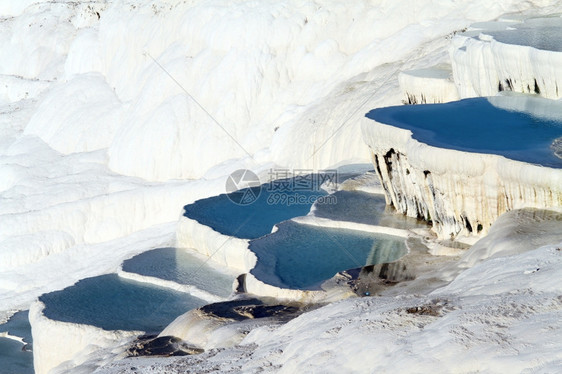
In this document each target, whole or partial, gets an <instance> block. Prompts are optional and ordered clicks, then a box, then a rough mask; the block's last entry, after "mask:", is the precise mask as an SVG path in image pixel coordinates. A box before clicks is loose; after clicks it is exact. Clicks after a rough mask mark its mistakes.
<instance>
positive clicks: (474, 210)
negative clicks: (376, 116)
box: [362, 118, 562, 238]
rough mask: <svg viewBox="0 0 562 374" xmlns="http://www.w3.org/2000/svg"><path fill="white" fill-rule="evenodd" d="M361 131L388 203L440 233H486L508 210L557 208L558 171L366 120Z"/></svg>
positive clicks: (560, 199) (561, 193) (561, 197)
mask: <svg viewBox="0 0 562 374" xmlns="http://www.w3.org/2000/svg"><path fill="white" fill-rule="evenodd" d="M362 129H363V138H364V140H365V142H366V143H367V145H368V146H369V148H370V151H371V156H372V159H373V163H374V166H375V169H376V170H377V173H378V174H379V177H380V178H381V181H382V184H383V187H384V190H385V195H386V199H387V203H388V204H392V205H393V206H394V207H395V208H396V209H397V210H398V211H400V212H402V213H404V214H406V215H408V216H411V217H420V218H424V219H427V220H431V221H432V222H433V227H434V230H435V231H436V232H437V234H438V236H439V237H442V238H451V237H456V236H457V235H459V234H461V235H474V234H479V233H487V231H488V229H489V227H490V226H491V225H492V223H493V222H494V221H495V220H496V219H497V218H498V217H499V216H500V215H501V214H502V213H505V212H506V211H510V210H513V209H519V208H525V207H533V208H549V207H560V206H562V169H552V168H547V167H542V166H538V165H533V164H528V163H524V162H519V161H513V160H509V159H507V158H505V157H502V156H497V155H491V154H481V153H469V152H463V151H457V150H452V149H443V148H437V147H432V146H429V145H427V144H424V143H420V142H418V141H417V140H415V139H413V138H412V132H411V131H410V130H405V129H400V128H397V127H393V126H389V125H385V124H382V123H378V122H376V121H373V120H371V119H368V118H365V119H364V120H363V124H362Z"/></svg>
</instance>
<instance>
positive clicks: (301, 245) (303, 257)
mask: <svg viewBox="0 0 562 374" xmlns="http://www.w3.org/2000/svg"><path fill="white" fill-rule="evenodd" d="M277 226H278V230H277V231H276V232H275V233H273V234H270V235H266V236H264V237H261V238H259V239H255V240H252V241H251V242H250V250H251V251H253V252H254V253H255V254H256V255H257V257H258V262H257V264H256V266H255V268H254V269H253V270H252V271H251V273H252V274H253V275H254V276H255V277H256V278H257V279H259V280H261V281H263V282H265V283H268V284H271V285H273V286H277V287H281V288H291V289H318V288H319V286H320V284H321V283H322V282H323V281H325V280H327V279H329V278H331V277H333V276H334V275H335V274H336V273H337V272H339V271H342V270H345V269H350V268H357V267H361V266H365V265H371V264H377V263H382V262H389V261H394V260H397V259H398V258H400V257H402V256H403V255H405V254H406V253H407V248H406V245H405V243H404V240H403V239H401V238H396V237H392V236H386V235H380V234H372V233H366V232H361V231H354V230H345V229H333V228H324V227H318V226H311V225H304V224H298V223H296V222H293V221H286V222H283V223H280V224H278V225H277Z"/></svg>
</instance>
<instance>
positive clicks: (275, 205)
mask: <svg viewBox="0 0 562 374" xmlns="http://www.w3.org/2000/svg"><path fill="white" fill-rule="evenodd" d="M330 177H331V176H328V177H324V176H322V175H321V174H311V175H307V176H301V177H299V178H289V179H284V180H277V181H274V182H271V183H266V184H263V185H261V186H260V187H253V188H251V189H252V190H253V196H258V197H257V199H256V200H255V201H253V202H252V203H251V204H237V203H235V202H233V200H235V199H234V198H233V195H236V194H241V193H243V191H245V190H247V189H244V190H241V191H237V192H233V193H231V194H222V195H218V196H214V197H210V198H207V199H202V200H198V201H196V202H194V203H193V204H189V205H186V206H185V207H184V216H185V217H187V218H190V219H193V220H196V221H197V222H199V223H201V224H202V225H206V226H209V227H211V228H212V229H214V230H215V231H218V232H220V233H221V234H224V235H228V236H235V237H237V238H243V239H256V238H259V237H260V236H263V235H266V234H269V233H270V232H271V229H272V228H273V226H274V225H275V224H276V223H279V222H282V221H285V220H288V219H291V218H293V217H297V216H302V215H305V214H307V213H308V211H309V210H310V207H311V206H312V204H313V203H314V202H315V201H316V200H317V198H319V197H322V196H326V195H327V192H326V191H324V190H322V189H321V188H320V186H321V184H322V183H323V182H324V181H326V180H327V179H328V178H330ZM301 178H303V179H301ZM302 181H304V182H302ZM305 182H306V183H305Z"/></svg>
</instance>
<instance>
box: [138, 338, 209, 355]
mask: <svg viewBox="0 0 562 374" xmlns="http://www.w3.org/2000/svg"><path fill="white" fill-rule="evenodd" d="M203 352H204V350H203V349H201V348H198V347H195V346H192V345H189V344H187V343H186V342H184V341H183V340H181V339H180V338H177V337H175V336H160V337H157V336H156V335H142V336H139V337H138V339H137V340H136V341H135V342H134V343H133V345H132V346H131V347H130V348H129V349H128V350H127V356H128V357H137V356H157V357H172V356H189V355H196V354H199V353H203Z"/></svg>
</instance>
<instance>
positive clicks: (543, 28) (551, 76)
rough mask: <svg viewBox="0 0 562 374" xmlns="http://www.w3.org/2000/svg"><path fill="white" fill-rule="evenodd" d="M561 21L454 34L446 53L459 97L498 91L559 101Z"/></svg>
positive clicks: (561, 84) (498, 25)
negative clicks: (529, 94)
mask: <svg viewBox="0 0 562 374" xmlns="http://www.w3.org/2000/svg"><path fill="white" fill-rule="evenodd" d="M560 35H562V19H561V18H559V17H553V18H542V19H541V18H539V19H531V20H529V21H525V22H507V21H505V22H498V23H496V24H493V23H488V24H483V25H481V27H478V26H477V27H475V28H473V29H472V30H469V31H468V32H467V33H464V34H459V35H456V36H455V37H454V38H453V41H452V46H451V49H450V55H451V62H452V66H453V75H454V80H455V83H456V85H457V89H458V92H459V95H460V97H461V98H467V97H475V96H493V95H495V94H497V93H498V92H500V91H515V92H523V93H536V94H539V95H541V96H543V97H546V98H550V99H559V98H561V97H562V48H561V47H562V44H560V43H558V42H557V41H558V40H559V39H560V38H559V36H560Z"/></svg>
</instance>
